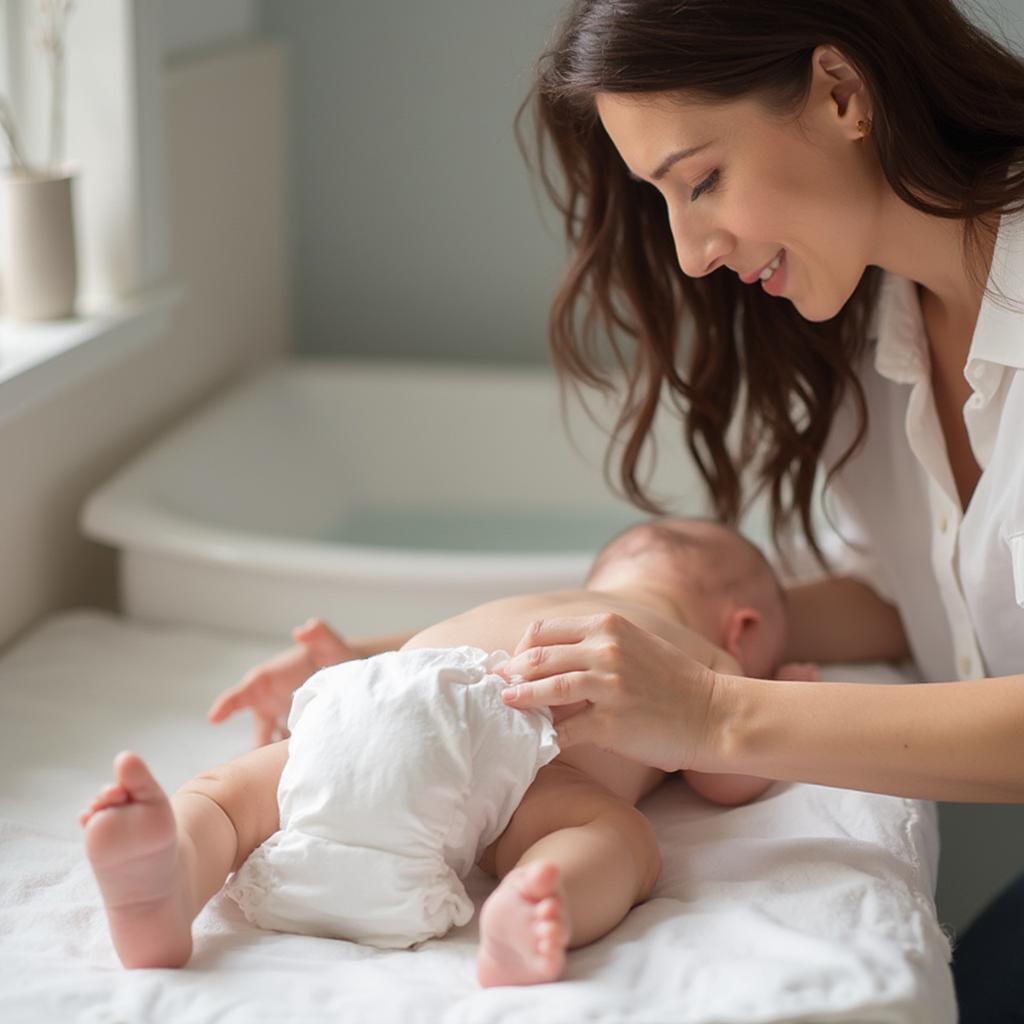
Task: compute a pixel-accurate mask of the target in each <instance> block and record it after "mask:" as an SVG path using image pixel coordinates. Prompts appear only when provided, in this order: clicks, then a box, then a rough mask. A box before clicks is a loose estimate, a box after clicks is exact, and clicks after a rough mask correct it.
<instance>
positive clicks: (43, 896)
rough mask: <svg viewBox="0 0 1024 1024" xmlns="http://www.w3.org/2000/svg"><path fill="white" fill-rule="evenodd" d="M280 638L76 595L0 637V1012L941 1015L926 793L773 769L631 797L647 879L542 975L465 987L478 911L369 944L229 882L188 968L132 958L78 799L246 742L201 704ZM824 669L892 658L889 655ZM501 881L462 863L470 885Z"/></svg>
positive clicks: (178, 771) (860, 672)
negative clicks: (739, 802) (618, 918)
mask: <svg viewBox="0 0 1024 1024" xmlns="http://www.w3.org/2000/svg"><path fill="white" fill-rule="evenodd" d="M273 649H274V648H270V647H268V646H266V645H263V644H260V643H258V642H254V641H253V640H251V639H247V638H239V637H237V636H226V635H218V634H213V633H208V632H202V631H199V630H195V629H179V628H154V627H146V626H142V625H139V624H137V623H132V622H126V621H123V620H121V619H118V618H116V617H114V616H110V615H107V614H104V613H100V612H93V611H78V612H70V613H67V614H64V615H61V616H58V617H55V618H53V619H50V620H49V621H47V622H46V623H44V624H43V625H42V626H40V627H39V628H38V629H37V630H35V631H34V632H33V633H32V634H30V635H29V636H28V637H26V638H25V639H24V640H22V642H20V643H19V644H18V645H16V646H15V647H14V648H13V649H11V650H10V651H8V652H7V653H6V654H5V655H4V656H3V657H2V658H0V1020H3V1021H5V1022H6V1024H15V1022H22V1021H25V1022H29V1021H31V1022H37V1021H44V1020H45V1021H49V1020H62V1021H86V1022H110V1024H114V1022H118V1024H120V1022H126V1024H127V1022H130V1024H143V1022H149V1021H167V1022H175V1024H179V1022H189V1024H192V1022H198V1024H202V1022H207V1021H209V1022H218V1024H234V1022H237V1024H251V1022H254V1021H286V1020H296V1021H299V1020H301V1021H304V1022H318V1021H324V1022H326V1021H331V1022H346V1021H352V1022H365V1021H374V1022H389V1021H396V1022H402V1024H414V1022H418V1021H424V1022H426V1021H429V1022H436V1021H443V1022H446V1024H463V1022H465V1024H469V1022H473V1024H476V1022H480V1024H498V1022H501V1024H512V1022H519V1021H522V1022H524V1024H527V1022H529V1024H556V1022H577V1021H594V1022H616V1024H618V1022H635V1024H640V1022H643V1024H658V1022H663V1021H673V1022H675V1024H755V1022H757V1024H764V1022H781V1021H785V1022H798V1021H808V1022H810V1021H813V1022H815V1024H825V1022H832V1021H856V1022H858V1024H873V1022H886V1024H896V1022H899V1024H903V1022H908V1024H917V1022H920V1024H947V1022H949V1024H953V1022H955V1021H956V1009H955V1000H954V996H953V988H952V981H951V978H950V972H949V968H948V966H947V964H948V960H949V943H948V940H947V938H946V936H945V934H944V933H943V931H942V930H941V928H940V927H939V925H938V923H937V921H936V918H935V910H934V905H933V899H932V895H933V893H934V888H935V874H936V868H937V862H938V838H937V828H936V818H935V810H934V807H933V805H931V804H929V803H925V802H921V801H914V800H905V799H901V798H896V797H887V796H878V795H874V794H868V793H856V792H852V791H848V790H840V789H831V788H827V787H819V786H808V785H790V784H777V785H775V786H773V787H771V788H770V789H769V790H768V791H767V793H766V794H765V795H764V796H763V797H762V798H761V799H759V800H758V801H756V802H755V803H753V804H750V805H748V806H745V807H736V808H722V807H716V806H713V805H711V804H709V803H706V802H704V801H703V800H701V798H699V797H698V796H696V795H695V794H694V793H692V792H691V791H690V790H689V789H688V788H687V787H686V785H685V783H683V782H682V781H681V780H680V779H679V778H678V777H674V778H672V779H670V780H669V781H668V782H666V783H665V784H664V785H663V786H662V787H661V788H660V789H658V790H657V791H656V792H655V793H654V794H652V795H651V796H650V797H649V798H648V799H647V800H646V801H644V803H643V804H642V805H641V808H642V809H643V810H644V811H645V813H647V814H648V816H649V817H650V818H651V820H652V821H653V823H654V826H655V829H656V831H657V835H658V839H659V842H660V844H661V847H662V853H663V860H664V868H663V871H662V875H661V878H660V880H659V882H658V885H657V887H656V889H655V891H654V894H653V897H652V898H651V899H650V900H649V901H648V902H647V903H645V904H643V905H642V906H640V907H637V908H634V910H633V911H632V912H631V913H630V914H629V916H628V917H627V918H626V920H625V921H624V922H623V923H622V924H621V925H619V927H618V928H616V929H615V930H614V931H613V932H612V933H611V934H610V935H608V936H606V937H605V938H604V939H602V940H601V941H599V942H596V943H594V944H592V945H591V946H588V947H586V948H583V949H580V950H576V951H574V952H572V953H571V954H570V956H569V964H568V972H567V975H566V977H565V978H564V979H563V980H562V981H560V982H557V983H555V984H551V985H538V986H533V987H530V988H518V989H517V988H496V989H486V990H485V989H481V988H479V987H478V985H477V983H476V980H475V971H474V951H475V946H476V919H475V917H474V919H473V920H472V921H470V922H469V924H467V925H465V926H463V927H461V928H457V929H455V930H454V931H452V932H451V933H449V934H448V935H447V936H446V937H445V938H443V939H439V940H433V941H431V942H428V943H426V944H425V945H424V946H422V947H420V948H419V949H416V950H411V951H391V950H389V951H379V950H375V949H371V948H368V947H363V946H358V945H354V944H352V943H348V942H343V941H339V940H331V939H320V938H311V937H307V936H299V935H289V934H283V933H276V932H267V931H261V930H260V929H257V928H256V927H254V926H253V925H251V924H249V923H248V922H247V921H246V920H245V918H244V917H243V916H242V913H241V911H240V910H239V909H238V907H237V906H236V905H235V904H234V903H232V902H231V901H230V900H229V899H227V898H226V897H224V896H222V895H221V896H217V897H214V899H213V900H212V901H211V902H210V903H209V904H208V905H207V907H206V908H205V909H204V911H203V912H202V914H201V915H200V916H199V918H198V919H197V921H196V924H195V926H194V934H195V954H194V957H193V959H192V961H191V962H190V964H189V965H188V967H186V968H185V969H183V970H136V971H126V970H124V969H123V968H121V966H120V964H119V962H118V960H117V958H116V956H115V954H114V952H113V949H112V948H111V946H110V942H109V938H108V935H107V929H106V922H105V918H104V914H103V910H102V907H101V905H100V903H99V897H98V893H97V890H96V887H95V883H94V881H93V878H92V875H91V873H90V871H89V868H88V864H87V862H86V861H85V857H84V852H83V849H82V843H81V830H80V828H79V826H78V823H77V814H78V812H79V810H81V808H83V807H84V806H86V805H87V804H88V802H89V800H90V798H91V797H92V796H93V795H94V793H95V792H96V790H97V789H98V788H99V787H100V786H101V785H103V784H104V783H106V782H108V781H109V780H110V777H111V762H112V760H113V757H114V755H115V754H116V753H117V752H118V751H120V750H124V749H131V750H135V751H137V752H138V753H140V754H141V755H143V756H144V757H145V758H146V759H147V761H148V762H149V764H150V766H151V767H152V768H153V770H154V773H155V774H156V776H157V778H158V779H159V780H160V782H161V784H162V785H163V786H164V788H165V789H166V790H167V791H168V792H172V791H173V790H174V789H175V788H176V787H177V786H179V785H180V784H181V783H182V782H184V781H185V780H186V779H187V778H189V777H190V776H191V775H193V774H195V773H196V772H197V771H200V770H202V769H204V768H208V767H212V766H213V765H214V764H216V763H218V762H219V761H224V760H228V759H230V758H232V757H235V756H237V755H238V754H240V753H243V752H244V751H245V750H246V749H248V745H249V730H250V723H249V721H248V719H247V717H246V716H239V718H238V720H237V721H235V720H232V721H229V722H227V723H225V724H224V725H221V726H211V725H209V724H207V722H206V720H205V717H204V715H205V711H206V708H207V707H208V706H209V704H210V702H211V700H212V698H213V697H214V696H215V695H216V694H217V693H219V692H220V691H221V690H223V689H224V688H225V687H226V686H228V685H230V684H232V683H234V682H236V681H237V680H238V679H239V678H240V677H241V675H242V673H243V672H244V671H245V670H246V669H247V668H249V667H251V666H252V665H254V664H255V663H256V662H257V661H259V660H261V659H263V658H265V657H266V656H267V655H268V654H269V653H271V650H273ZM826 674H827V675H829V676H831V677H832V678H846V679H864V680H867V681H878V682H897V681H899V679H900V677H899V675H898V674H897V673H896V672H895V671H894V670H893V669H891V668H889V667H887V666H879V667H875V668H871V669H870V670H865V668H864V666H856V667H853V666H847V667H839V666H832V667H830V670H829V671H828V672H827V673H826ZM493 885H494V881H493V880H492V879H490V878H488V877H487V876H485V875H484V874H482V873H481V872H479V871H474V873H473V874H471V875H470V877H469V879H468V884H467V890H468V892H469V895H470V896H471V898H473V900H474V902H475V903H476V905H477V907H479V905H480V903H481V902H482V901H483V899H484V898H485V897H486V896H487V894H488V893H489V892H490V890H491V888H492V887H493Z"/></svg>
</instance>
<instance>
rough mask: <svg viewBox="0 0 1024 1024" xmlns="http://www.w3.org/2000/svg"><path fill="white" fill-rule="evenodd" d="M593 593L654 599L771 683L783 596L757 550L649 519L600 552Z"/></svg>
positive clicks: (720, 530)
mask: <svg viewBox="0 0 1024 1024" xmlns="http://www.w3.org/2000/svg"><path fill="white" fill-rule="evenodd" d="M586 586H587V587H588V588H589V589H591V590H606V591H616V590H620V589H621V590H623V591H626V592H629V591H631V590H632V591H633V592H635V591H636V590H638V589H642V590H644V591H646V592H647V593H652V592H653V593H656V594H658V595H659V596H660V597H661V598H662V599H664V600H665V601H667V602H668V603H669V605H670V607H672V608H674V609H675V611H676V614H677V617H678V618H679V620H680V621H681V622H683V623H684V624H685V625H687V626H689V627H690V628H691V629H693V630H695V631H696V632H698V633H700V634H701V635H702V636H703V637H705V639H707V640H710V641H711V642H712V643H713V644H716V645H717V646H719V647H721V648H722V649H723V650H725V651H728V652H729V653H730V654H731V655H732V656H733V657H734V658H735V659H736V660H737V661H738V662H739V663H740V666H741V667H742V669H743V671H744V672H745V673H746V674H747V675H751V676H757V677H759V678H770V677H771V676H772V675H773V674H774V670H775V669H776V667H777V666H778V664H779V662H780V661H781V660H782V652H783V648H784V646H785V642H786V596H785V592H784V591H783V589H782V587H781V585H780V584H779V581H778V578H777V577H776V575H775V572H774V570H773V569H772V567H771V565H769V563H768V561H767V559H766V558H765V557H764V555H763V554H762V553H761V551H760V550H759V549H758V548H757V547H756V546H755V545H754V544H752V543H751V542H750V541H748V540H747V539H746V538H745V537H743V536H741V535H740V534H739V533H737V532H736V531H735V530H732V529H730V528H729V527H727V526H723V525H722V524H721V523H716V522H714V521H713V520H710V519H669V518H665V519H653V520H649V521H647V522H643V523H639V524H637V525H636V526H631V527H630V528H629V529H628V530H624V531H623V532H622V533H620V534H618V535H617V536H616V537H613V538H612V540H611V541H610V542H609V543H608V544H606V545H605V546H604V547H603V548H602V549H601V551H599V552H598V554H597V557H596V558H595V559H594V563H593V565H592V566H591V568H590V573H589V575H588V576H587V581H586Z"/></svg>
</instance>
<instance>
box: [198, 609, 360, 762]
mask: <svg viewBox="0 0 1024 1024" xmlns="http://www.w3.org/2000/svg"><path fill="white" fill-rule="evenodd" d="M292 637H293V638H294V639H295V641H296V644H295V646H293V647H289V648H288V649H287V650H286V651H282V652H281V653H280V654H275V655H274V657H272V658H271V659H270V660H269V661H267V662H265V663H264V664H262V665H257V666H256V668H254V669H251V670H250V671H249V672H247V673H246V674H245V676H244V677H243V679H242V681H241V682H240V683H238V684H237V685H236V686H233V687H231V689H230V690H225V692H224V693H222V694H221V695H220V696H219V697H218V698H217V699H216V700H215V701H214V702H213V705H212V707H211V708H210V710H209V711H207V713H206V717H207V719H208V720H209V721H211V722H223V721H224V720H225V719H226V718H229V717H230V716H231V715H233V714H234V713H235V712H236V711H241V710H242V709H243V708H249V709H250V710H251V711H252V713H253V718H254V721H255V734H254V737H255V740H256V746H258V747H261V746H263V745H264V744H266V743H273V742H275V741H276V740H283V739H285V738H286V737H287V736H288V735H289V733H288V729H287V728H286V727H285V722H286V721H287V720H288V711H289V709H290V708H291V703H292V694H293V693H294V692H295V691H296V690H297V689H298V688H299V687H300V686H301V685H302V684H303V683H304V682H305V681H306V680H307V679H308V678H309V677H310V676H311V675H312V674H313V673H314V672H316V670H317V669H319V668H323V667H325V666H326V665H337V664H338V663H339V662H342V661H349V660H351V659H352V658H356V657H358V654H357V653H356V652H355V651H354V650H353V649H352V648H351V647H350V646H349V645H348V644H347V643H345V641H344V640H343V639H342V638H341V637H340V636H338V634H337V633H335V632H334V631H333V630H331V628H330V627H329V626H328V625H327V624H326V623H325V622H323V621H321V620H320V619H310V620H309V621H308V622H307V623H305V624H304V625H302V626H297V627H296V628H295V629H293V630H292Z"/></svg>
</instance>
